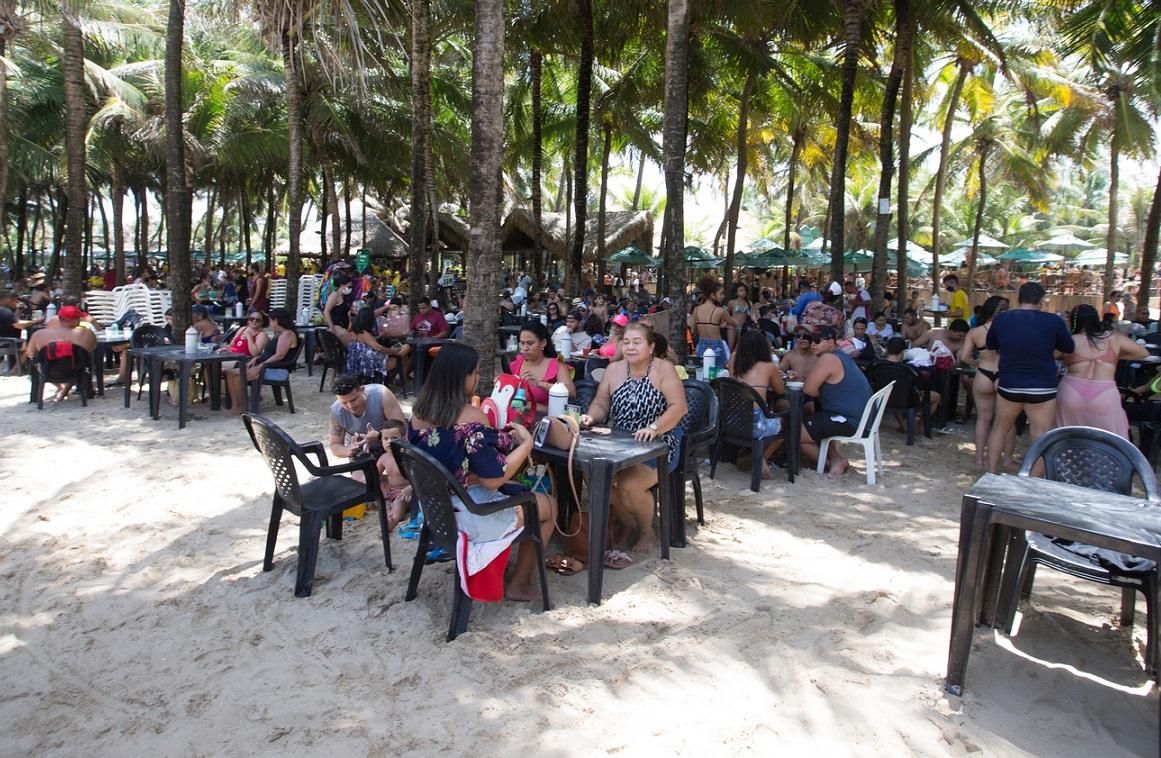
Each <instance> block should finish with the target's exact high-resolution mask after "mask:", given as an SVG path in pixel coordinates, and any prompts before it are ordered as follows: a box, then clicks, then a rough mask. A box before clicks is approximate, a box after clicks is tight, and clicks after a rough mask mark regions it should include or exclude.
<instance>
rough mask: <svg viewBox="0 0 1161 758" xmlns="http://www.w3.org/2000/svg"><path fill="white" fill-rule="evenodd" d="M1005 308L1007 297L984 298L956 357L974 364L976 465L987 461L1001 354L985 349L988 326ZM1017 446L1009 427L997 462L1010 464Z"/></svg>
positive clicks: (1014, 433)
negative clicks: (973, 324)
mask: <svg viewBox="0 0 1161 758" xmlns="http://www.w3.org/2000/svg"><path fill="white" fill-rule="evenodd" d="M1006 310H1008V298H1006V297H1001V296H1000V295H992V296H991V297H989V298H988V299H987V300H985V301H984V304H983V307H982V309H981V310H980V317H979V322H980V323H979V326H976V327H975V328H973V329H971V330H970V331H969V332H968V333H967V337H964V341H963V347H962V348H960V351H959V360H960V362H961V363H965V364H967V365H968V366H975V369H976V375H975V377H974V378H973V379H972V386H971V390H972V397H973V398H974V400H975V403H976V465H977V466H980V467H983V466H984V465H986V464H987V460H988V456H987V449H988V434H989V433H990V432H991V430H992V419H994V418H995V416H996V379H997V378H998V377H999V375H1000V354H999V352H998V351H996V350H989V349H988V330H989V329H991V328H992V319H994V318H995V317H996V316H997V315H998V314H1000V313H1003V312H1004V311H1006ZM1015 447H1016V427H1012V428H1011V429H1010V430H1008V434H1007V436H1006V437H1005V438H1004V449H1003V451H1002V452H1001V453H1000V462H1001V464H1002V465H1003V466H1004V468H1011V467H1012V451H1013V449H1014V448H1015Z"/></svg>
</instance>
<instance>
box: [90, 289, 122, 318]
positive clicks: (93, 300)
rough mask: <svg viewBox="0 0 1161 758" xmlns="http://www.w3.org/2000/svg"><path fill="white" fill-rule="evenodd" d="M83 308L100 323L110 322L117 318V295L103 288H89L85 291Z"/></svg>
mask: <svg viewBox="0 0 1161 758" xmlns="http://www.w3.org/2000/svg"><path fill="white" fill-rule="evenodd" d="M84 303H85V310H86V311H87V312H88V313H89V315H91V316H92V317H93V318H95V319H96V320H97V322H98V323H101V324H111V323H113V322H114V321H116V320H117V296H116V295H114V294H113V293H112V292H106V291H105V290H91V291H89V292H86V293H85V300H84Z"/></svg>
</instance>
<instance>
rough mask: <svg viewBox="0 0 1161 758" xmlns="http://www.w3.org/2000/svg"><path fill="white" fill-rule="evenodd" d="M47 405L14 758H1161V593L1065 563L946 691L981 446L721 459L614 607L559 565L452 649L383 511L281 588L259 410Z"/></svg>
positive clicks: (23, 531)
mask: <svg viewBox="0 0 1161 758" xmlns="http://www.w3.org/2000/svg"><path fill="white" fill-rule="evenodd" d="M295 389H296V399H297V401H298V410H299V412H298V413H297V414H295V415H293V416H292V415H290V414H289V413H288V412H287V411H286V409H285V408H281V409H279V408H275V407H274V405H273V403H272V401H271V400H270V399H269V394H267V397H266V405H265V406H264V408H265V409H266V410H267V412H268V413H269V415H270V416H271V418H272V419H274V420H275V422H276V423H278V424H281V425H283V426H284V428H286V429H287V431H289V432H290V433H291V434H292V436H294V437H295V438H297V439H300V440H307V439H316V438H318V437H320V436H321V435H322V434H323V433H324V431H325V426H326V424H325V418H326V416H325V414H326V409H327V405H328V403H329V400H330V399H331V398H330V396H329V395H326V394H320V393H318V391H317V390H318V378H317V376H316V377H315V378H314V379H310V378H308V377H306V376H305V375H301V376H298V377H297V378H296V379H295ZM26 400H27V382H26V380H23V379H17V378H15V377H13V378H8V377H0V424H2V427H0V428H2V429H3V432H4V434H3V439H4V443H5V444H4V445H3V453H2V457H0V478H2V481H3V490H2V491H3V493H4V497H3V506H2V507H0V576H2V578H3V581H2V582H0V682H3V687H2V689H0V733H2V734H3V737H2V738H0V755H5V756H26V755H102V756H125V755H166V756H168V755H180V756H187V755H188V756H210V755H213V756H217V755H237V756H250V755H291V756H298V755H315V754H323V753H324V752H325V753H326V754H331V755H397V754H403V755H428V754H434V753H441V752H442V753H448V754H462V753H467V752H469V751H471V752H478V753H481V754H502V755H512V754H515V753H516V752H517V751H524V752H535V753H536V754H547V755H591V754H596V753H624V754H634V755H640V754H645V753H646V752H647V751H648V752H650V753H658V754H660V753H664V752H671V753H679V754H688V755H706V754H710V755H725V754H734V753H738V752H746V753H761V754H772V753H773V752H774V751H776V750H779V749H781V750H783V751H786V752H789V753H792V754H802V753H806V752H808V751H810V752H816V753H819V754H826V755H845V754H893V755H901V754H920V755H948V754H950V755H960V754H966V753H975V752H981V753H982V754H985V755H998V754H1003V755H1053V756H1069V755H1075V756H1091V755H1102V756H1107V755H1155V754H1156V753H1157V729H1158V720H1157V712H1158V705H1157V695H1156V693H1155V692H1154V691H1153V687H1152V684H1151V682H1150V680H1149V679H1148V678H1147V677H1146V676H1145V674H1144V673H1143V672H1142V669H1141V665H1140V659H1141V654H1142V652H1143V649H1144V628H1143V626H1144V604H1143V603H1139V604H1138V622H1139V624H1138V626H1137V627H1135V628H1134V629H1133V630H1132V631H1128V630H1122V629H1120V628H1119V627H1118V626H1117V610H1118V604H1119V593H1118V592H1117V591H1113V590H1110V589H1108V588H1104V587H1099V586H1096V585H1091V584H1086V583H1083V582H1073V581H1072V580H1068V579H1067V578H1064V577H1061V576H1059V575H1055V574H1054V572H1050V571H1042V572H1040V574H1039V576H1038V580H1037V585H1036V592H1035V593H1034V595H1033V606H1032V608H1031V610H1029V611H1028V612H1027V613H1025V614H1023V616H1022V626H1021V629H1020V631H1019V634H1018V635H1017V636H1016V637H1014V638H1012V639H1011V640H1008V639H1007V638H1005V637H1003V636H1000V635H994V634H993V633H991V632H985V631H983V630H979V631H978V632H977V634H976V640H975V648H974V654H973V656H972V659H971V665H970V668H969V670H968V675H967V682H966V685H967V694H966V695H965V697H964V698H962V699H960V698H952V697H949V696H947V695H945V694H944V692H943V689H942V682H943V675H944V671H945V665H946V659H947V643H948V630H949V620H950V606H951V596H952V576H953V571H954V567H955V557H956V546H957V535H958V514H959V496H960V494H961V493H962V492H963V490H964V489H966V488H967V487H969V486H970V484H971V482H972V481H973V479H974V477H975V474H974V472H973V471H972V470H971V467H970V451H969V446H968V439H967V436H966V435H964V436H961V437H939V438H936V439H934V440H923V439H921V440H919V441H918V442H917V444H916V446H915V447H913V448H905V447H904V446H903V438H902V436H901V435H899V434H897V433H896V432H894V431H889V432H886V433H885V443H886V449H887V454H886V457H887V460H888V466H889V470H888V473H887V475H886V478H885V479H886V481H885V483H884V484H881V485H880V486H877V487H873V488H872V487H867V486H866V484H865V481H864V480H863V478H862V468H861V464H859V465H857V466H856V467H855V470H854V471H853V472H852V473H850V474H848V475H847V476H845V477H844V478H843V479H842V480H841V481H831V480H827V479H825V478H822V477H818V476H817V475H815V474H813V473H805V474H804V475H803V476H802V477H801V478H800V479H799V481H798V483H797V484H794V485H789V484H787V483H786V482H785V480H784V479H782V478H780V479H779V480H778V481H775V482H766V483H764V484H763V489H762V492H761V494H760V495H755V494H753V493H751V492H750V491H749V490H748V482H749V475H748V474H741V473H739V472H738V471H736V470H735V469H734V467H733V466H728V465H727V466H723V467H722V468H721V469H720V470H719V476H718V480H717V482H710V481H709V479H708V475H703V481H704V482H705V485H706V495H707V499H708V503H707V519H708V524H707V525H706V526H704V527H701V528H698V527H696V525H694V524H692V521H691V526H690V535H689V536H690V546H689V547H688V548H686V549H683V550H674V551H673V560H671V561H668V562H665V561H661V560H660V559H658V558H654V559H650V560H647V561H645V562H644V563H643V564H641V565H638V566H634V567H631V568H629V569H627V570H624V571H620V572H616V571H610V572H606V574H605V576H606V581H605V597H604V603H603V605H601V606H599V607H592V608H590V607H588V606H586V605H585V603H584V591H585V583H586V575H585V574H580V575H578V576H576V577H572V578H563V577H559V576H555V575H552V576H550V585H551V587H550V588H551V592H552V599H553V603H554V605H555V610H553V611H551V612H549V613H545V614H537V613H533V612H531V609H530V607H529V606H528V605H521V604H515V603H503V604H499V605H487V606H481V605H480V604H476V607H475V609H474V614H473V618H472V623H471V626H470V628H469V631H468V633H467V634H465V635H463V636H461V637H460V638H459V639H458V640H456V641H455V642H454V643H451V644H448V643H447V642H445V640H444V635H445V633H446V626H447V620H448V612H449V605H450V582H451V578H452V574H451V567H450V565H449V564H443V565H438V566H433V567H428V568H427V570H425V571H424V575H423V580H422V582H421V585H420V597H419V599H418V600H416V601H415V602H411V603H406V602H404V601H403V594H404V590H405V585H406V581H407V572H408V570H409V568H410V562H411V558H412V556H413V555H414V549H415V548H414V546H415V543H414V542H407V541H403V540H399V539H398V538H397V537H393V538H392V550H393V555H394V560H395V566H396V570H395V572H394V573H393V574H389V573H388V572H387V571H386V569H385V568H384V566H383V560H382V558H383V556H382V548H381V545H380V542H379V537H378V525H377V521H376V520H375V519H373V518H369V519H366V520H363V521H360V522H357V523H355V524H354V525H350V524H348V528H347V530H346V538H345V539H344V540H343V541H342V542H341V543H337V542H328V541H325V540H324V543H323V547H322V550H321V557H320V560H319V565H318V574H317V578H316V581H315V586H314V595H313V597H311V598H309V599H295V598H294V596H293V585H294V566H295V559H296V553H297V522H296V520H295V519H294V517H293V516H290V515H287V516H285V517H284V519H283V525H282V532H281V535H280V539H279V543H278V550H277V553H276V564H275V570H274V571H273V572H270V573H263V572H262V570H261V559H262V551H263V546H264V541H265V534H266V524H267V521H268V517H269V507H270V494H271V491H272V480H271V477H270V474H269V472H268V470H267V469H266V467H265V465H264V464H263V463H262V461H261V459H260V458H259V456H258V455H257V453H256V452H255V451H254V450H253V449H252V447H251V446H250V443H249V440H248V438H247V437H246V436H245V433H244V431H243V429H242V427H241V424H240V422H238V421H237V420H231V419H227V418H225V417H224V416H222V415H221V414H217V413H211V412H209V411H208V409H203V408H202V407H201V406H197V407H195V414H196V415H197V416H200V417H201V418H197V419H195V420H193V421H191V422H190V424H189V426H188V427H187V428H186V429H185V430H184V431H180V432H179V431H178V430H177V428H176V426H177V425H176V414H175V411H174V409H171V408H165V409H164V411H163V418H162V420H161V421H156V422H155V421H152V420H150V419H148V418H147V417H146V411H145V408H146V404H145V403H144V401H142V402H140V403H135V404H134V406H133V407H132V408H130V409H124V408H123V407H122V405H121V395H120V392H119V391H113V392H111V393H110V395H109V396H108V397H107V398H105V399H103V400H102V399H97V400H94V401H91V402H90V404H89V407H88V408H87V409H82V408H81V406H80V403H79V402H78V401H77V400H75V399H74V400H72V401H69V402H67V403H65V404H62V405H50V406H49V407H46V408H45V410H44V411H42V412H38V411H37V410H36V408H35V406H30V405H28V404H27V403H26ZM904 459H905V460H906V463H904V462H903V461H904ZM690 506H691V507H690V509H689V512H690V514H691V516H692V513H693V509H692V496H690Z"/></svg>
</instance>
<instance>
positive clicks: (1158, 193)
mask: <svg viewBox="0 0 1161 758" xmlns="http://www.w3.org/2000/svg"><path fill="white" fill-rule="evenodd" d="M1159 236H1161V172H1159V173H1158V175H1157V186H1156V187H1155V188H1154V189H1153V202H1152V203H1150V205H1149V215H1148V216H1147V217H1146V219H1145V236H1144V241H1143V242H1142V244H1141V288H1140V289H1139V290H1137V304H1138V305H1144V306H1148V305H1149V294H1150V292H1151V290H1152V287H1153V268H1154V267H1155V266H1156V265H1157V240H1158V237H1159Z"/></svg>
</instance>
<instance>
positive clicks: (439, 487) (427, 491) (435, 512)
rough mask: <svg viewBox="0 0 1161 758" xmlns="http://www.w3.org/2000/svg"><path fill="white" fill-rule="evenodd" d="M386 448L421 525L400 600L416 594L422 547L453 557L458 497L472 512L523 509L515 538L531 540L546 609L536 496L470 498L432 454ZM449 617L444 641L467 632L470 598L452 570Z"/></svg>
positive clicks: (401, 446)
mask: <svg viewBox="0 0 1161 758" xmlns="http://www.w3.org/2000/svg"><path fill="white" fill-rule="evenodd" d="M391 450H392V452H393V453H394V454H395V460H396V461H397V462H398V464H399V469H400V471H402V472H403V474H404V476H405V477H406V478H407V480H408V481H409V482H411V486H412V490H413V497H414V501H415V502H416V503H418V505H419V507H420V509H421V510H422V511H423V528H422V529H421V530H420V532H419V547H418V548H417V549H416V551H415V561H414V562H413V563H412V565H411V578H410V579H409V580H408V582H407V594H406V595H404V599H405V600H414V599H415V598H416V597H418V595H419V577H420V575H421V574H422V573H423V566H424V564H425V563H426V558H427V551H428V549H429V548H430V546H431V543H433V542H434V543H435V544H436V545H437V546H438V547H441V548H443V549H444V550H446V551H447V553H448V555H451V556H455V554H456V540H457V539H458V537H459V534H458V530H457V528H456V513H455V507H454V506H453V505H452V497H453V496H454V497H457V498H459V500H460V502H461V503H463V505H464V508H466V509H467V510H469V511H470V512H472V513H476V514H480V515H483V514H487V513H495V512H496V511H501V510H504V509H505V508H512V507H515V506H519V507H520V508H522V509H523V511H524V531H522V532H521V533H520V535H519V536H518V537H517V538H516V541H518V542H519V541H522V540H526V539H531V540H532V541H533V543H534V544H535V546H536V565H537V566H539V568H540V589H541V593H542V595H543V600H544V606H543V609H544V610H548V609H549V608H551V605H550V604H549V600H548V577H547V575H546V573H545V570H544V545H543V543H542V542H541V540H540V517H539V515H538V509H537V507H536V495H534V494H533V493H531V492H524V493H521V494H519V495H515V496H513V497H509V498H505V499H504V500H497V501H494V502H491V503H476V502H474V501H473V500H472V499H471V498H470V497H469V496H468V493H467V492H466V491H465V490H464V488H463V487H461V486H460V485H459V482H457V481H456V480H455V479H454V478H452V475H451V474H450V473H449V472H448V470H447V469H446V468H444V466H443V465H442V464H440V462H439V461H437V460H436V459H435V458H433V457H431V456H430V455H428V454H427V453H425V452H423V451H422V450H420V449H419V448H416V447H413V446H411V445H409V444H408V443H406V442H403V441H401V440H393V441H392V442H391ZM452 584H453V585H454V589H453V595H452V611H451V622H450V623H449V624H448V630H447V640H448V642H451V641H452V640H454V639H455V638H456V637H457V636H459V635H460V634H463V633H464V632H465V631H467V628H468V619H469V617H470V615H471V611H472V599H471V598H469V597H468V596H467V595H466V594H464V591H463V588H462V587H461V586H460V579H459V571H458V570H457V571H455V572H453V578H452Z"/></svg>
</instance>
